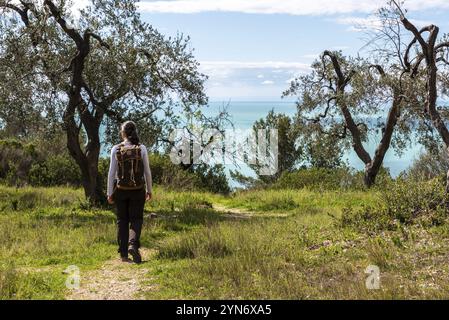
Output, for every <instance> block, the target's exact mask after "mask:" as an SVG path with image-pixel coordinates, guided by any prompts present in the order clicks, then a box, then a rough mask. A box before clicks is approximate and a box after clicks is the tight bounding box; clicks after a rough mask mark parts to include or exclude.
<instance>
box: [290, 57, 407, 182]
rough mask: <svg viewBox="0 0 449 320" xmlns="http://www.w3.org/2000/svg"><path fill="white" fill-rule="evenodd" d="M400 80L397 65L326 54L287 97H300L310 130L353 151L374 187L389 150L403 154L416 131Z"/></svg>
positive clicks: (302, 116)
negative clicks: (372, 141)
mask: <svg viewBox="0 0 449 320" xmlns="http://www.w3.org/2000/svg"><path fill="white" fill-rule="evenodd" d="M399 77H400V73H398V71H397V68H396V67H395V66H394V65H393V66H388V68H385V66H382V65H380V64H376V63H372V62H370V61H368V60H365V59H361V58H357V59H353V58H346V57H344V56H343V55H342V54H341V53H340V52H331V51H325V52H324V53H323V54H322V55H321V58H320V59H319V60H317V61H316V62H315V63H313V65H312V72H311V73H310V74H307V75H304V76H300V77H299V78H297V79H296V80H294V81H293V82H292V83H291V86H290V88H289V89H288V90H287V91H286V92H285V93H284V95H285V96H298V103H297V117H298V118H299V119H301V120H303V121H304V122H305V124H306V126H307V127H308V128H309V131H311V132H314V133H315V134H317V135H326V136H329V137H331V138H332V139H333V141H335V144H340V145H341V146H342V148H345V149H350V148H352V149H353V150H354V152H355V153H356V155H357V156H358V158H359V159H360V160H361V161H362V162H363V163H364V165H365V176H364V183H365V185H366V186H367V187H371V186H372V185H373V184H374V183H375V179H376V176H377V174H378V173H379V170H380V169H381V167H382V163H383V161H384V158H385V154H386V153H387V151H388V150H389V149H390V147H391V146H393V147H394V148H395V149H396V151H398V152H401V150H403V149H404V148H405V146H406V142H407V140H408V137H409V133H410V131H411V129H410V122H409V121H408V120H410V117H408V116H407V115H406V113H407V110H408V109H407V108H404V106H405V105H406V104H407V102H408V101H409V100H408V98H407V94H406V93H407V92H408V91H409V90H410V88H409V87H408V84H406V83H404V82H403V81H399ZM385 110H387V112H385ZM375 135H378V136H379V135H380V141H379V142H378V144H377V147H376V150H375V152H374V154H373V155H371V154H370V153H369V152H368V150H367V148H366V142H368V141H369V139H370V138H372V137H374V136H375Z"/></svg>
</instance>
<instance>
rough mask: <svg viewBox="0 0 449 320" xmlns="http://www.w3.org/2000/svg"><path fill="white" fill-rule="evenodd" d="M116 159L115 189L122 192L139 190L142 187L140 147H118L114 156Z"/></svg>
mask: <svg viewBox="0 0 449 320" xmlns="http://www.w3.org/2000/svg"><path fill="white" fill-rule="evenodd" d="M115 158H116V159H117V164H118V171H117V177H118V179H117V188H118V189H122V190H140V189H142V188H143V187H144V168H143V162H142V150H141V148H140V145H132V146H126V145H125V144H124V143H121V144H119V145H118V148H117V152H116V154H115Z"/></svg>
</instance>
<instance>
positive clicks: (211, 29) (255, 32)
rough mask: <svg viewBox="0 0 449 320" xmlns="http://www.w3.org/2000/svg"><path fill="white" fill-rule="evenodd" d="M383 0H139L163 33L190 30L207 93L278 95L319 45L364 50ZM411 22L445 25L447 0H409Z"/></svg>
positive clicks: (223, 97) (220, 96) (221, 96)
mask: <svg viewBox="0 0 449 320" xmlns="http://www.w3.org/2000/svg"><path fill="white" fill-rule="evenodd" d="M384 3H386V2H385V1H383V0H314V1H304V0H282V1H274V0H245V1H236V0H170V1H143V3H142V4H141V11H142V17H143V19H144V20H145V21H147V22H149V23H151V24H152V25H154V26H155V27H156V28H157V29H158V30H160V31H161V32H162V33H164V34H166V35H174V34H176V33H177V32H181V33H184V34H185V35H189V36H190V37H191V45H192V47H193V48H194V49H195V57H196V58H197V60H198V61H199V62H200V63H201V70H202V71H203V72H204V73H205V74H207V75H208V76H209V77H210V78H209V80H208V82H207V92H208V95H209V96H210V99H211V100H212V101H227V100H232V101H237V100H261V101H262V100H280V96H281V94H282V91H283V90H285V89H287V87H288V83H289V80H291V79H292V78H294V77H295V76H297V75H299V74H301V73H304V72H307V71H308V68H309V66H310V64H311V62H312V61H313V60H314V59H315V58H316V57H317V56H318V55H319V54H320V53H321V52H322V51H323V50H325V49H333V50H342V51H343V52H344V53H345V54H349V55H356V54H361V55H364V54H365V52H364V51H363V50H362V51H361V50H360V49H361V48H362V47H363V45H364V43H365V40H364V38H365V37H366V33H365V32H363V31H360V29H361V27H362V26H363V27H365V28H372V27H374V26H375V25H376V19H375V18H373V13H374V12H375V11H376V9H377V8H379V7H380V6H381V5H382V4H384ZM406 7H408V8H409V9H410V11H409V17H410V18H411V19H413V20H414V21H415V22H416V23H417V25H424V24H427V23H430V22H432V23H435V24H438V25H439V26H440V27H441V29H442V30H441V31H442V33H444V32H447V31H449V22H448V21H449V1H448V0H427V1H424V0H409V1H406Z"/></svg>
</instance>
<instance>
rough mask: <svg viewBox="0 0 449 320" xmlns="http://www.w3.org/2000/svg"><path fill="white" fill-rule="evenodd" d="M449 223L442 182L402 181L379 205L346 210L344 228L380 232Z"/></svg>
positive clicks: (394, 184) (391, 186) (388, 189)
mask: <svg viewBox="0 0 449 320" xmlns="http://www.w3.org/2000/svg"><path fill="white" fill-rule="evenodd" d="M446 219H447V195H446V194H445V188H444V184H442V183H441V181H439V180H437V179H433V180H430V181H421V182H415V181H410V180H402V179H398V180H397V181H395V182H392V183H391V184H389V185H388V187H386V188H385V189H384V190H383V191H382V193H381V198H380V200H379V203H378V204H377V205H375V206H372V205H368V206H364V207H363V208H345V209H344V212H343V215H342V218H341V221H340V224H341V225H342V226H344V227H345V226H352V227H355V228H356V229H360V230H366V231H369V232H378V231H381V230H396V229H398V228H401V226H404V225H412V224H419V225H424V226H435V225H441V224H443V223H445V221H446Z"/></svg>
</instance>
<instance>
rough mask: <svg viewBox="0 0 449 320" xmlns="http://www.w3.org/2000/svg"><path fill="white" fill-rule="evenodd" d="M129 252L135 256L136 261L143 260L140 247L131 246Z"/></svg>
mask: <svg viewBox="0 0 449 320" xmlns="http://www.w3.org/2000/svg"><path fill="white" fill-rule="evenodd" d="M128 253H129V254H130V255H131V256H132V257H133V261H134V262H135V263H141V262H142V256H141V255H140V252H139V249H137V248H134V247H129V249H128Z"/></svg>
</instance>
